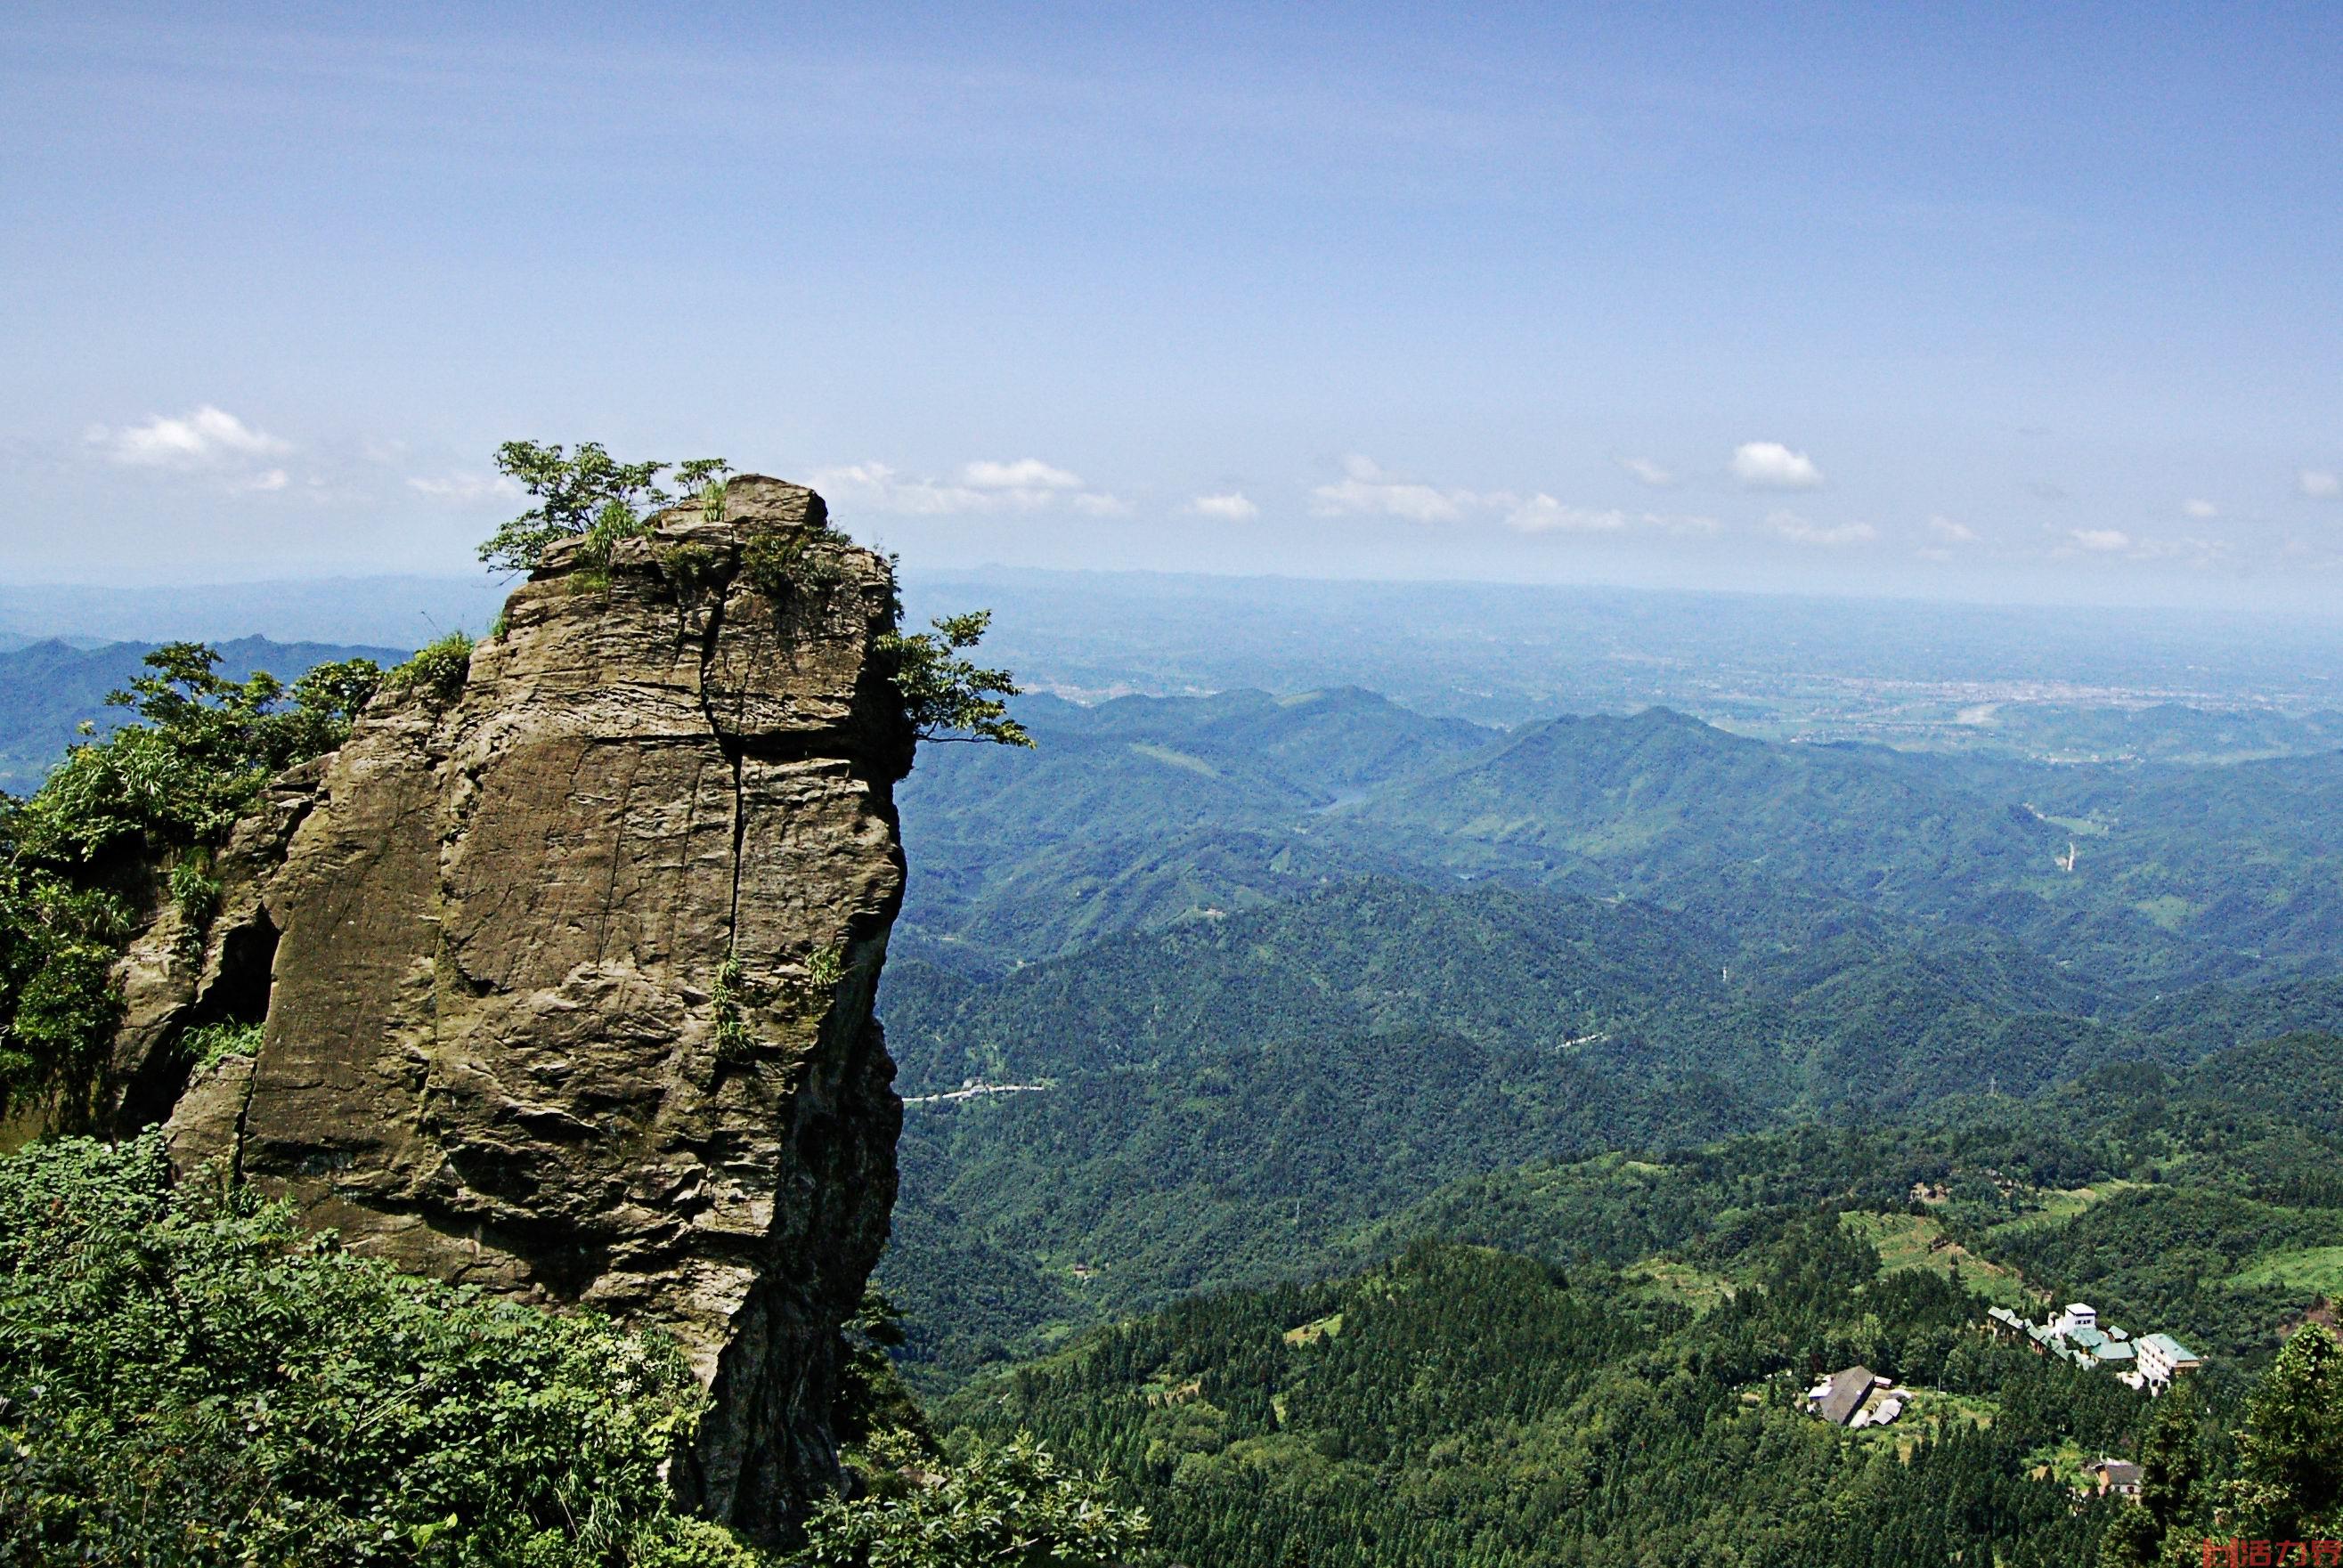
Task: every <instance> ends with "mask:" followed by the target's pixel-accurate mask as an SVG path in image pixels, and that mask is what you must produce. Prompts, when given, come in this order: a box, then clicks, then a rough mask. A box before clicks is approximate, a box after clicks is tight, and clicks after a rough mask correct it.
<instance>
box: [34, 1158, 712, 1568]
mask: <svg viewBox="0 0 2343 1568" xmlns="http://www.w3.org/2000/svg"><path fill="white" fill-rule="evenodd" d="M702 1397H703V1396H702V1395H701V1394H700V1392H699V1389H698V1386H697V1384H696V1383H695V1382H693V1380H692V1378H691V1376H690V1374H689V1370H688V1368H687V1367H686V1365H685V1364H684V1362H683V1359H682V1357H681V1356H680V1354H679V1352H677V1351H676V1350H675V1349H674V1348H673V1347H672V1346H670V1345H668V1344H666V1343H664V1342H660V1341H658V1340H654V1339H648V1338H643V1337H639V1336H634V1335H629V1334H626V1333H622V1332H618V1330H617V1329H615V1328H613V1327H612V1326H611V1325H610V1324H609V1323H608V1322H604V1321H603V1320H601V1319H598V1318H597V1317H595V1316H593V1315H592V1314H590V1313H583V1312H581V1313H574V1314H568V1315H565V1316H559V1317H557V1316H552V1315H549V1314H546V1313H542V1312H537V1311H535V1310H533V1309H530V1308H527V1307H521V1306H516V1305H508V1304H497V1303H492V1302H488V1301H486V1300H484V1299H482V1298H481V1297H479V1296H478V1294H477V1293H476V1292H470V1291H467V1290H458V1289H455V1288H452V1287H448V1286H444V1285H439V1284H435V1283H431V1282H425V1281H420V1280H414V1279H409V1278H405V1277H402V1276H400V1275H398V1274H397V1273H394V1272H393V1271H390V1270H389V1269H387V1268H386V1267H384V1266H383V1265H381V1264H379V1263H376V1262H370V1261H361V1260H358V1259H356V1258H352V1257H350V1256H348V1255H347V1254H346V1253H344V1252H342V1251H339V1250H338V1249H337V1247H336V1245H335V1244H334V1242H333V1241H332V1239H331V1237H330V1235H328V1236H324V1237H319V1238H316V1239H314V1240H305V1239H303V1238H302V1237H301V1236H300V1235H299V1233H298V1232H297V1230H296V1229H295V1227H294V1226H293V1223H292V1218H291V1214H290V1211H288V1210H287V1208H286V1207H285V1206H284V1205H281V1204H265V1203H261V1202H258V1201H256V1200H254V1199H252V1198H250V1197H249V1196H246V1195H245V1194H243V1193H240V1192H236V1191H221V1190H217V1189H211V1188H206V1187H203V1186H200V1185H198V1186H196V1187H192V1188H185V1189H180V1190H177V1191H173V1190H171V1189H169V1188H168V1187H167V1186H166V1171H165V1166H164V1163H163V1159H162V1155H161V1151H160V1149H159V1147H158V1146H157V1144H156V1141H155V1140H154V1139H153V1138H152V1137H149V1138H146V1139H142V1140H140V1141H136V1142H133V1143H129V1144H126V1145H123V1146H121V1147H119V1148H107V1147H106V1146H104V1145H101V1144H97V1143H92V1142H86V1141H77V1140H60V1141H48V1142H44V1143H40V1144H36V1145H35V1146H34V1147H33V1148H31V1149H30V1150H28V1151H25V1152H23V1153H21V1154H18V1155H16V1156H15V1157H14V1158H12V1159H10V1160H8V1161H5V1163H0V1555H5V1556H8V1557H11V1558H12V1559H15V1560H38V1561H45V1562H54V1561H65V1560H77V1561H91V1562H172V1563H247V1562H266V1563H368V1562H381V1563H446V1564H456V1563H480V1564H487V1563H532V1564H544V1565H547V1568H552V1565H555V1564H588V1563H592V1564H605V1563H608V1564H617V1563H645V1564H648V1563H662V1564H673V1565H677V1568H680V1565H683V1564H709V1565H713V1564H723V1563H744V1564H745V1563H746V1561H747V1554H746V1553H745V1552H743V1551H742V1550H741V1549H740V1548H739V1546H738V1545H737V1544H736V1543H732V1542H730V1541H729V1538H727V1537H725V1536H724V1535H723V1533H721V1532H719V1531H716V1530H713V1529H712V1528H710V1527H709V1526H707V1525H705V1524H703V1523H698V1522H694V1521H689V1520H685V1519H681V1518H679V1517H677V1516H676V1515H675V1514H674V1513H672V1512H671V1511H670V1509H669V1503H668V1492H667V1488H666V1485H665V1483H664V1481H663V1479H662V1476H661V1473H660V1467H661V1464H662V1462H664V1461H665V1460H666V1459H667V1457H668V1456H669V1453H670V1452H672V1451H673V1449H674V1446H675V1444H676V1443H677V1442H679V1440H681V1439H682V1438H684V1437H685V1436H686V1435H688V1434H689V1432H690V1431H691V1429H692V1427H693V1425H694V1423H695V1422H697V1420H698V1419H699V1411H700V1403H701V1400H702Z"/></svg>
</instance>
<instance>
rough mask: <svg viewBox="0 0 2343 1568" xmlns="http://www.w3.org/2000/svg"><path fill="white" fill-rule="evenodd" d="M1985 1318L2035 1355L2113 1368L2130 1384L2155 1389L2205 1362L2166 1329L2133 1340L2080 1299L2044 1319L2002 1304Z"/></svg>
mask: <svg viewBox="0 0 2343 1568" xmlns="http://www.w3.org/2000/svg"><path fill="white" fill-rule="evenodd" d="M1986 1320H1987V1322H1988V1325H1989V1326H1990V1327H1991V1328H1992V1329H1993V1331H1994V1332H1996V1333H1997V1334H2000V1335H2002V1336H2003V1337H2004V1338H2006V1339H2021V1338H2022V1339H2024V1340H2025V1341H2026V1342H2027V1343H2028V1344H2030V1345H2031V1346H2032V1347H2033V1349H2034V1353H2035V1354H2036V1355H2037V1356H2056V1357H2058V1358H2059V1359H2060V1360H2062V1361H2066V1362H2072V1363H2074V1364H2075V1365H2076V1366H2078V1367H2087V1368H2093V1369H2097V1370H2103V1371H2107V1372H2113V1373H2114V1374H2115V1375H2116V1377H2117V1380H2119V1381H2120V1382H2124V1383H2126V1384H2127V1385H2129V1386H2130V1387H2132V1388H2137V1389H2146V1390H2147V1392H2150V1393H2152V1394H2153V1393H2161V1392H2164V1391H2165V1390H2166V1389H2167V1388H2169V1387H2170V1386H2171V1385H2172V1380H2173V1379H2174V1378H2176V1377H2177V1376H2179V1375H2180V1374H2181V1373H2182V1372H2195V1371H2197V1369H2198V1368H2200V1367H2202V1366H2203V1365H2204V1364H2205V1362H2204V1361H2203V1360H2202V1359H2201V1358H2200V1357H2198V1356H2197V1353H2196V1352H2193V1351H2191V1350H2190V1349H2189V1348H2188V1347H2187V1346H2186V1345H2184V1344H2182V1343H2181V1342H2179V1341H2178V1340H2176V1339H2174V1338H2173V1337H2172V1336H2171V1335H2170V1334H2142V1335H2140V1337H2139V1338H2137V1339H2134V1338H2132V1337H2131V1336H2130V1335H2129V1334H2127V1333H2126V1332H2124V1331H2123V1330H2121V1329H2119V1328H2117V1327H2116V1326H2115V1325H2114V1324H2113V1323H2102V1322H2099V1313H2098V1309H2097V1308H2096V1307H2093V1306H2091V1305H2090V1304H2089V1303H2088V1302H2068V1303H2067V1304H2066V1310H2065V1311H2064V1312H2060V1313H2059V1314H2058V1316H2056V1318H2053V1319H2052V1320H2051V1321H2050V1322H2046V1323H2032V1322H2026V1320H2025V1319H2024V1318H2021V1317H2019V1316H2018V1315H2017V1314H2016V1312H2011V1311H2010V1310H2009V1309H2008V1308H2007V1307H1994V1308H1992V1309H1990V1310H1989V1311H1987V1312H1986Z"/></svg>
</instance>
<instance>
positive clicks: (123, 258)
mask: <svg viewBox="0 0 2343 1568" xmlns="http://www.w3.org/2000/svg"><path fill="white" fill-rule="evenodd" d="M2338 108H2343V8H2338V7H2336V6H2333V5H2321V6H2300V7H2287V6H2256V7H2250V8H2248V7H2212V6H2205V7H2189V8H2180V7H2158V6H2152V5H2125V6H2120V7H2117V6H2106V7H2057V6H2026V7H2018V6H2009V7H1988V6H1959V7H1951V6H1939V5H1928V6H1918V5H1916V6H1910V7H1881V6H1852V5H1850V6H1845V7H1824V6H1812V7H1788V6H1778V5H1777V6H1763V7H1760V6H1750V7H1732V6H1698V5H1688V6H1684V7H1636V8H1634V9H1632V10H1630V9H1629V8H1627V7H1608V8H1603V9H1599V10H1598V9H1580V8H1574V7H1564V6H1538V7H1524V8H1518V9H1508V8H1502V7H1492V8H1487V9H1485V10H1484V11H1483V12H1482V13H1481V14H1479V15H1473V16H1470V17H1466V16H1463V15H1461V14H1460V13H1459V12H1458V11H1457V10H1456V9H1455V8H1441V9H1438V10H1435V9H1434V8H1431V7H1423V8H1416V9H1412V10H1398V9H1384V8H1374V7H1361V6H1352V7H1340V8H1337V7H1276V8H1271V7H1214V6H1210V5H1185V6H1182V7H1177V8H1174V7H1156V8H1150V7H1139V6H1132V5H1080V6H1071V5H1070V6H1048V5H1019V6H1001V7H993V6H977V5H948V6H908V5H906V6H869V7H838V6H823V7H811V6H807V7H799V6H787V5H781V6H775V5H762V6H741V7H737V8H726V7H722V6H693V7H689V8H685V7H658V6H649V5H637V6H627V7H612V8H609V9H606V10H596V9H592V8H585V7H561V8H553V7H525V6H501V7H462V8H447V9H436V8H433V7H430V6H424V5H397V6H380V7H363V6H330V7H328V6H300V7H293V6H286V7H277V8H264V7H245V6H237V5H206V6H180V7H175V8H169V9H164V8H156V9H153V10H140V9H137V8H132V7H108V6H95V7H93V6H88V5H75V6H70V7H68V6H63V5H41V4H34V5H18V6H16V7H14V8H12V9H11V10H10V11H9V13H8V14H7V15H6V17H5V19H0V282H5V290H6V294H5V297H6V298H7V300H8V307H7V309H6V310H5V312H0V355H5V360H6V363H7V364H8V366H9V367H10V369H9V373H8V374H7V375H6V376H5V377H0V466H5V469H6V473H5V500H0V543H5V555H0V579H5V580H11V581H17V582H25V581H41V580H59V581H63V580H72V581H122V582H153V581H158V580H168V579H171V578H181V579H233V578H257V577H270V576H306V575H317V574H331V573H354V572H367V571H376V570H402V571H407V570H424V571H437V570H447V571H458V570H464V569H468V567H469V565H470V558H469V548H470V546H471V544H472V543H473V542H474V541H476V540H477V539H478V538H480V537H481V536H482V535H483V534H485V533H486V532H487V531H488V528H490V527H492V526H493V525H494V524H495V522H496V521H498V519H499V518H501V517H502V516H504V515H507V514H508V513H509V512H510V511H512V510H513V509H515V503H514V502H513V501H512V500H511V499H510V498H509V497H508V496H505V495H502V494H499V493H498V489H497V487H496V486H495V484H494V483H493V474H492V472H491V470H490V468H489V467H488V462H487V457H488V453H489V452H490V451H491V450H492V449H493V447H494V446H495V445H496V443H497V442H498V441H499V440H501V439H504V438H506V437H515V436H526V437H536V438H541V439H548V440H558V439H577V438H580V437H584V438H593V439H599V440H602V441H604V442H606V443H607V444H608V445H609V446H610V447H612V448H613V450H615V451H617V452H618V453H619V454H620V455H622V456H632V455H653V456H662V457H689V456H694V455H698V454H700V453H714V454H719V455H721V456H724V457H729V458H731V459H733V460H734V461H735V462H736V463H739V464H741V465H743V466H745V467H754V468H758V469H761V470H765V471H769V472H775V473H779V474H782V475H785V476H788V477H794V478H799V479H804V480H809V481H811V482H813V483H816V484H817V485H819V486H820V487H821V488H822V489H823V490H824V492H825V493H826V494H828V495H829V496H830V498H831V501H832V506H833V509H834V510H835V512H836V513H837V514H838V516H839V517H840V519H841V521H843V522H844V523H845V524H846V525H847V526H849V527H850V528H852V529H853V530H854V531H855V532H856V533H858V534H859V535H860V536H862V537H864V538H870V539H874V540H877V541H880V542H883V543H885V544H887V545H889V546H891V547H892V548H898V549H900V550H901V551H902V552H903V553H904V555H905V556H906V558H907V559H909V560H910V561H913V562H915V563H918V564H923V565H933V566H967V565H976V564H981V563H986V562H1002V563H1009V564H1017V565H1034V566H1081V567H1102V568H1116V567H1148V568H1170V569H1192V570H1207V571H1232V572H1282V573H1295V574H1302V575H1313V576H1394V577H1410V576H1438V577H1468V578H1489V579H1493V580H1501V581H1542V580H1594V581H1612V582H1623V583H1651V584H1665V585H1670V586H1683V587H1702V586H1712V587H1729V588H1798V589H1805V590H1822V591H1854V592H1887V593H1906V594H1921V595H1942V596H1946V597H1958V598H2013V599H2036V600H2040V599H2049V600H2060V599H2072V600H2077V601H2094V602H2135V603H2143V604H2166V605H2197V604H2201V605H2206V606H2232V607H2233V606H2240V605H2242V606H2247V607H2263V608H2272V609H2278V610H2287V611H2295V610H2308V611H2313V612H2319V613H2333V612H2334V611H2335V609H2336V608H2337V607H2338V601H2343V594H2338V588H2343V478H2338V476H2343V200H2339V199H2338V197H2343V113H2338Z"/></svg>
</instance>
